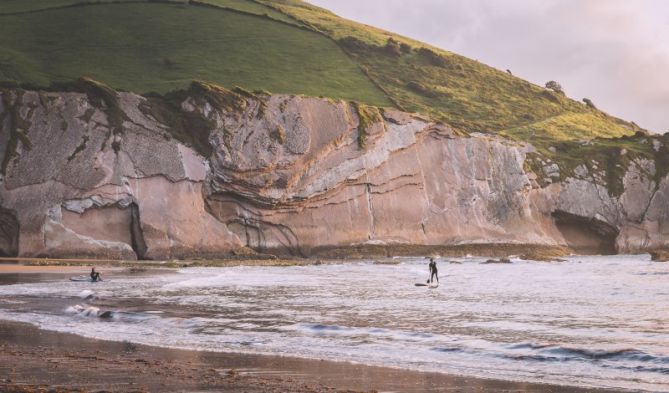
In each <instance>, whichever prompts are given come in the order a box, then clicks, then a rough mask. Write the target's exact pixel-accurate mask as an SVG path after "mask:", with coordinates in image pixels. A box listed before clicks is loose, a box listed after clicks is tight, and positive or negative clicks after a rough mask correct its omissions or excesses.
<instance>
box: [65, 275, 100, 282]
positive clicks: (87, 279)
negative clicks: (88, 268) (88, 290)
mask: <svg viewBox="0 0 669 393" xmlns="http://www.w3.org/2000/svg"><path fill="white" fill-rule="evenodd" d="M70 281H76V282H102V281H109V280H98V281H93V279H92V278H91V277H90V276H74V277H70Z"/></svg>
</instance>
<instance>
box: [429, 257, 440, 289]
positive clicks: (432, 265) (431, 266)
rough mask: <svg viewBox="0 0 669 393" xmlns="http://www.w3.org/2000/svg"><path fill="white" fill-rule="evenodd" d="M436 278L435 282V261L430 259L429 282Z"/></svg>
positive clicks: (436, 276)
mask: <svg viewBox="0 0 669 393" xmlns="http://www.w3.org/2000/svg"><path fill="white" fill-rule="evenodd" d="M435 278H436V279H437V283H438V282H439V275H438V274H437V262H435V261H434V260H431V261H430V284H432V283H433V282H434V279H435Z"/></svg>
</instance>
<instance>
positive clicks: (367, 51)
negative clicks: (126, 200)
mask: <svg viewBox="0 0 669 393" xmlns="http://www.w3.org/2000/svg"><path fill="white" fill-rule="evenodd" d="M81 77H90V78H92V79H95V80H98V81H100V82H103V83H105V84H107V85H109V86H111V87H113V88H115V89H119V90H126V91H134V92H138V93H142V94H145V93H149V92H157V93H166V92H169V91H173V90H177V89H186V88H188V86H189V85H190V83H191V81H193V80H201V81H205V82H208V83H213V84H218V85H222V86H227V87H233V86H240V87H242V88H244V89H246V90H250V91H253V90H263V91H269V92H273V93H289V94H305V95H311V96H325V97H331V98H335V99H345V100H351V101H357V102H361V103H365V104H368V105H373V106H381V107H389V106H393V107H397V108H399V109H403V110H408V111H415V112H421V113H424V114H428V115H430V116H432V117H433V118H434V119H436V120H439V121H443V122H445V123H448V124H450V125H451V126H454V127H455V128H456V129H458V130H459V131H461V132H462V133H471V132H485V133H496V134H500V135H503V136H506V137H508V138H511V139H515V140H520V141H527V142H531V143H533V144H534V145H535V146H536V147H537V148H538V149H539V151H540V152H541V153H542V154H543V155H544V156H546V157H549V158H552V159H554V160H556V161H559V160H560V159H561V158H565V157H567V158H565V159H570V160H572V159H574V158H573V157H571V156H570V155H569V154H562V155H561V154H559V153H556V151H557V149H556V146H558V145H559V146H561V147H562V149H563V150H564V149H565V146H573V148H574V149H577V147H578V146H580V145H581V144H582V143H581V142H582V141H583V140H592V141H594V142H593V143H594V145H593V146H597V145H598V143H599V142H598V141H600V140H601V141H603V142H602V143H601V145H602V146H606V148H607V149H610V147H611V146H610V145H611V143H613V144H616V143H618V144H621V146H622V145H625V144H629V143H630V140H625V141H623V140H622V139H612V138H621V137H625V136H630V135H634V134H635V133H639V132H640V133H641V134H643V133H645V131H643V130H641V129H640V128H639V127H638V126H636V125H635V124H634V123H630V122H626V121H623V120H621V119H618V118H615V117H613V116H610V115H608V114H606V113H604V112H601V111H599V110H597V109H595V108H590V107H588V106H586V105H584V104H582V103H580V102H577V101H574V100H572V99H570V98H568V97H567V96H565V95H564V94H560V93H556V92H554V91H550V90H547V89H544V88H543V87H540V86H537V85H534V84H531V83H529V82H527V81H525V80H523V79H520V78H517V77H514V76H512V75H510V74H508V73H506V72H502V71H500V70H497V69H494V68H492V67H489V66H486V65H484V64H481V63H479V62H477V61H475V60H471V59H468V58H465V57H463V56H459V55H457V54H454V53H451V52H448V51H444V50H441V49H439V48H435V47H431V46H429V45H426V44H423V43H420V42H418V41H415V40H411V39H409V38H405V37H401V36H398V35H395V34H393V33H390V32H386V31H383V30H380V29H376V28H373V27H370V26H366V25H362V24H359V23H356V22H352V21H348V20H345V19H343V18H340V17H338V16H336V15H335V14H333V13H331V12H329V11H327V10H324V9H321V8H318V7H315V6H312V5H309V4H307V3H305V2H302V1H298V0H200V1H188V0H87V1H86V0H0V83H5V84H7V83H9V84H14V85H21V86H26V87H28V86H29V87H44V88H46V87H48V86H50V85H52V84H53V83H56V82H68V81H72V80H76V79H79V78H81ZM641 134H639V135H641ZM639 137H641V136H639ZM616 141H618V142H616ZM643 149H645V147H644V148H642V149H641V150H643ZM627 150H628V151H633V152H636V151H637V150H638V149H632V148H630V149H627ZM646 150H647V149H646ZM646 150H643V152H645V153H648V155H649V156H652V155H653V154H654V153H653V154H651V153H652V152H650V151H648V152H646ZM645 153H644V154H645ZM640 154H641V153H640ZM571 164H573V163H570V165H569V166H570V167H571V166H573V165H571Z"/></svg>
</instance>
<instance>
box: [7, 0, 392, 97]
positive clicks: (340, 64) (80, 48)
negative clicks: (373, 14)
mask: <svg viewBox="0 0 669 393" xmlns="http://www.w3.org/2000/svg"><path fill="white" fill-rule="evenodd" d="M207 1H209V2H212V3H221V4H224V3H225V4H228V5H230V4H233V3H234V2H233V1H232V0H207ZM258 6H259V7H262V6H261V5H258ZM270 11H271V10H270ZM17 37H20V39H17ZM81 76H87V77H91V78H93V79H95V80H99V81H102V82H104V83H106V84H108V85H110V86H112V87H114V88H115V89H119V90H127V91H134V92H138V93H146V92H158V93H165V92H169V91H172V90H176V89H184V88H187V87H188V86H189V85H190V83H191V81H193V80H196V79H197V80H205V81H209V82H213V83H216V84H220V85H224V86H237V85H238V86H243V87H244V88H247V89H249V90H268V91H271V92H275V93H291V94H306V95H312V96H327V97H333V98H341V99H347V100H359V101H364V102H368V103H371V104H373V105H379V106H385V105H389V104H390V103H389V101H388V100H387V98H386V96H385V95H384V93H383V92H382V91H381V90H380V89H378V88H377V87H376V86H375V85H374V84H372V83H371V82H370V81H369V79H368V78H367V77H366V76H365V75H364V73H363V72H362V71H361V70H360V68H359V67H358V66H356V64H354V63H353V62H352V61H351V59H350V58H349V57H348V56H347V55H346V54H345V53H344V52H343V51H342V50H341V49H340V48H339V47H338V46H337V45H336V44H335V43H334V42H333V41H331V40H329V39H328V38H327V37H324V36H322V35H320V34H318V33H315V32H312V31H309V30H306V29H304V28H299V27H296V26H293V25H290V24H287V23H281V22H277V21H275V20H272V19H269V18H266V17H259V16H252V15H248V14H244V13H241V12H236V11H234V12H233V11H229V10H224V9H213V8H210V7H203V6H194V5H186V4H164V3H130V4H102V5H86V6H77V7H69V8H61V9H49V10H45V11H40V12H33V13H26V14H19V15H4V16H0V80H2V81H10V82H16V83H18V84H25V85H33V86H49V85H51V84H52V83H54V82H66V81H71V80H76V79H78V78H80V77H81Z"/></svg>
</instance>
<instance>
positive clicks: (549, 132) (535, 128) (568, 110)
mask: <svg viewBox="0 0 669 393" xmlns="http://www.w3.org/2000/svg"><path fill="white" fill-rule="evenodd" d="M256 1H257V2H259V3H262V4H265V5H267V6H268V7H272V8H274V9H275V10H277V11H280V12H282V13H284V14H286V15H290V16H292V17H293V18H295V19H296V20H298V21H300V22H302V23H304V24H305V25H307V26H309V27H310V28H312V29H313V30H316V31H320V32H322V33H323V34H324V35H327V36H328V37H330V38H332V39H333V40H336V41H337V42H338V43H339V44H340V45H341V46H342V48H344V49H345V50H346V51H347V52H348V53H349V55H351V57H352V58H353V59H354V60H355V61H356V62H357V63H358V64H359V65H360V66H361V67H363V69H364V70H366V72H367V74H368V76H369V77H370V78H371V79H372V80H373V81H374V82H375V83H377V84H378V85H379V86H382V87H383V89H384V90H385V91H386V92H387V94H388V95H389V97H390V98H391V99H392V100H393V102H394V103H395V104H396V105H397V106H400V107H402V108H404V109H407V110H411V111H417V112H422V113H426V114H430V115H432V116H433V117H435V118H437V119H439V120H442V121H445V122H447V123H449V124H451V125H453V126H455V127H458V128H460V129H462V130H466V131H470V132H471V131H479V132H495V133H502V132H503V133H505V134H506V135H508V136H510V137H513V138H516V139H521V140H525V141H527V140H537V141H540V140H543V139H554V140H580V139H591V138H594V137H610V136H623V135H631V134H633V133H634V132H636V131H640V128H639V127H638V126H636V125H634V124H632V123H629V122H625V121H622V120H620V119H616V118H614V117H612V116H609V115H607V114H605V113H603V112H600V111H598V110H596V109H592V108H588V107H586V106H585V105H584V104H582V103H580V102H577V101H574V100H572V99H569V98H567V97H566V96H564V95H562V94H558V93H555V92H552V91H548V90H546V89H544V88H543V87H540V86H537V85H534V84H531V83H529V82H527V81H525V80H523V79H520V78H517V77H514V76H513V75H510V74H509V73H507V72H503V71H500V70H497V69H494V68H492V67H489V66H486V65H484V64H482V63H479V62H477V61H475V60H472V59H468V58H466V57H463V56H459V55H457V54H454V53H451V52H448V51H445V50H441V49H439V48H435V47H431V46H429V45H427V44H423V43H420V42H417V41H415V40H412V39H409V38H406V37H402V36H398V35H396V34H393V33H389V32H386V31H383V30H380V29H377V28H374V27H370V26H367V25H363V24H360V23H356V22H352V21H348V20H344V19H342V18H340V17H338V16H336V15H335V14H333V13H331V12H329V11H327V10H324V9H321V8H319V7H315V6H313V5H309V4H306V3H304V2H301V1H296V0H256ZM389 39H392V40H394V41H395V43H393V44H392V45H391V44H388V40H389Z"/></svg>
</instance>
